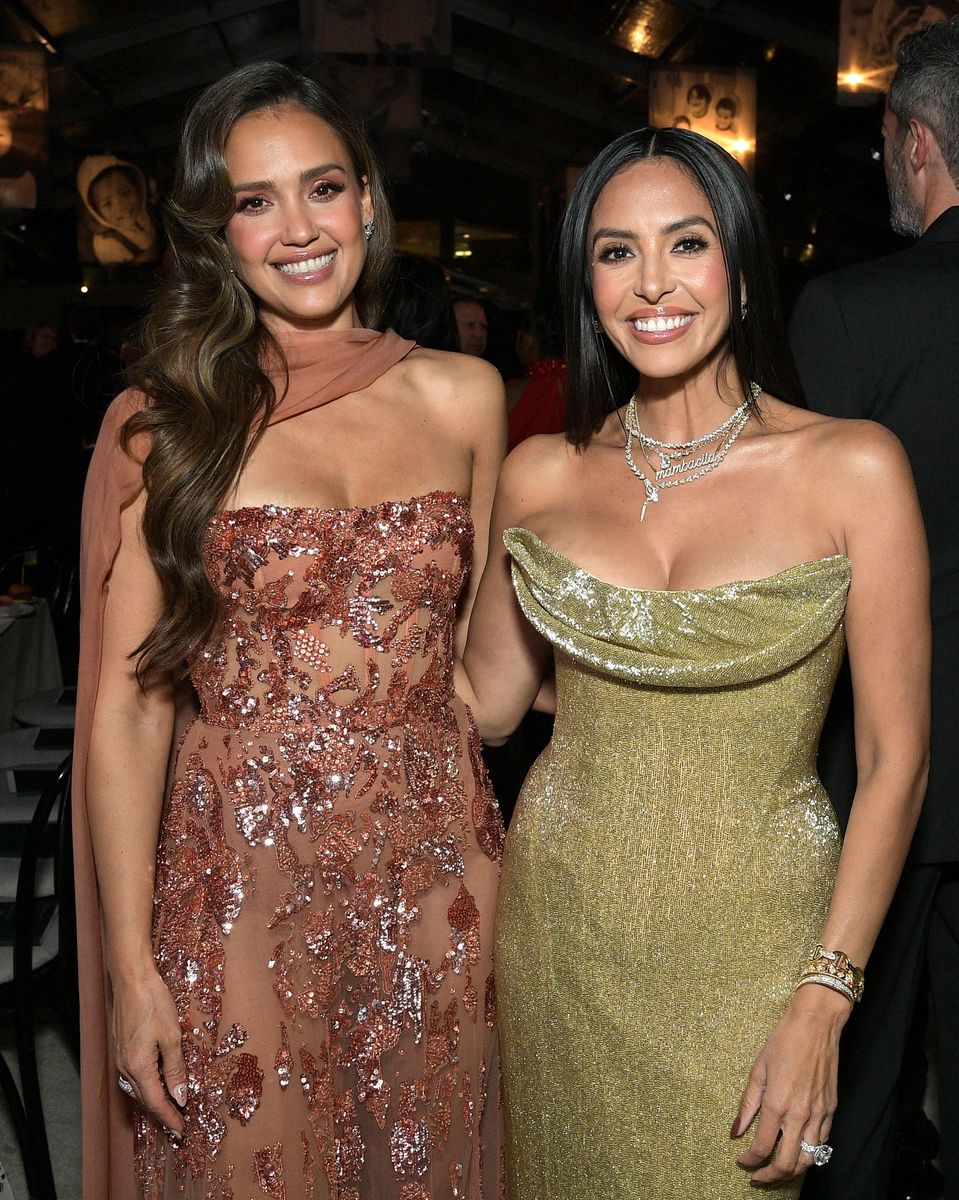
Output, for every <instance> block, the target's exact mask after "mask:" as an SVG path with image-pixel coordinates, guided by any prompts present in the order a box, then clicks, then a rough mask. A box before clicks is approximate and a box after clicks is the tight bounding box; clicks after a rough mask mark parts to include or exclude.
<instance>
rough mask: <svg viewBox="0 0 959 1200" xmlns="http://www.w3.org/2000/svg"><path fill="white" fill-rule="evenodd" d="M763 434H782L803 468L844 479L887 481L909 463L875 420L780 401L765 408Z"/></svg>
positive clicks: (895, 440)
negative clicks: (765, 418) (814, 409)
mask: <svg viewBox="0 0 959 1200" xmlns="http://www.w3.org/2000/svg"><path fill="white" fill-rule="evenodd" d="M765 432H767V433H769V434H771V435H773V436H776V435H785V436H786V437H787V438H788V439H789V441H790V443H792V445H793V447H794V449H795V452H796V455H797V458H798V459H799V460H800V462H801V465H802V466H803V468H804V469H810V470H813V469H815V470H816V472H817V474H818V473H819V472H820V471H822V470H826V471H829V472H832V473H839V474H841V475H843V476H845V477H848V476H850V475H851V474H853V475H859V476H865V475H876V476H877V477H878V478H882V477H885V478H887V479H888V478H889V477H895V476H897V475H900V474H901V473H902V472H905V473H906V475H907V476H909V475H910V468H909V461H908V459H907V457H906V453H905V451H904V450H903V448H902V443H901V442H900V441H899V439H898V438H897V437H896V435H895V434H894V433H892V432H891V430H889V429H887V428H886V427H885V426H884V425H880V424H879V423H878V422H876V421H866V420H852V419H850V418H848V417H830V416H827V415H826V414H824V413H817V412H812V411H810V410H809V409H805V408H796V407H795V406H793V405H791V404H785V403H783V402H782V401H779V400H773V401H772V402H771V403H770V405H769V406H768V411H767V424H766V429H765Z"/></svg>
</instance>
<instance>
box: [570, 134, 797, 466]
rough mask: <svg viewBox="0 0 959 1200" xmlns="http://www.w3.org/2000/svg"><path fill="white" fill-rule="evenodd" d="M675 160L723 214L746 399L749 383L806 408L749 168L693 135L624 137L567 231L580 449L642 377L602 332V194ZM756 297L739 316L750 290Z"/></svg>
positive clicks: (573, 427)
mask: <svg viewBox="0 0 959 1200" xmlns="http://www.w3.org/2000/svg"><path fill="white" fill-rule="evenodd" d="M656 159H669V160H671V161H673V162H675V163H676V164H677V166H679V167H680V168H681V169H682V170H684V171H685V172H686V173H687V174H688V175H689V177H690V178H691V179H692V180H693V181H694V182H695V183H696V184H698V186H699V187H700V188H701V189H702V191H703V193H704V194H705V196H706V199H707V200H708V201H709V203H710V205H711V206H712V210H713V213H714V214H715V217H716V226H717V230H718V233H719V241H720V245H721V247H722V251H723V258H724V259H725V262H726V276H727V281H728V286H729V313H730V321H729V334H728V338H729V342H728V350H727V357H728V356H731V357H732V359H733V361H734V363H735V365H736V373H737V375H738V377H739V382H740V384H741V385H742V389H743V392H744V394H745V395H746V396H747V397H748V396H749V394H750V391H749V385H750V382H751V381H753V380H755V382H756V383H758V384H759V386H760V387H761V388H762V389H763V391H765V392H768V393H769V394H770V395H773V396H778V397H779V398H780V399H781V400H786V401H788V402H789V403H790V404H797V405H800V406H802V407H805V401H804V399H803V394H802V385H801V384H800V382H799V376H798V374H797V372H796V366H795V363H794V362H793V357H792V354H791V352H790V350H789V343H788V341H787V339H786V330H785V326H784V324H783V319H782V314H781V311H780V306H779V290H778V286H777V281H776V274H775V271H774V268H773V260H772V254H771V252H770V248H769V239H768V236H767V233H766V220H765V216H764V214H763V210H762V207H761V205H760V203H759V199H758V197H757V196H756V193H755V191H753V187H752V184H750V182H749V179H748V178H747V176H746V172H745V171H744V170H743V169H742V167H741V166H740V165H739V163H738V162H737V161H736V160H735V159H734V158H733V157H732V155H731V154H727V153H726V151H725V150H723V149H722V148H721V147H720V146H717V145H716V143H715V142H711V141H710V140H709V139H708V138H705V137H703V136H702V135H701V134H698V133H691V132H690V131H689V130H686V129H652V128H647V129H638V130H636V131H634V132H632V133H624V134H623V135H622V136H621V137H618V138H617V139H616V140H615V141H614V142H611V143H610V144H609V145H608V146H607V147H606V148H605V150H601V151H600V153H599V154H598V155H597V156H596V157H595V158H594V159H593V161H592V162H591V163H590V164H589V166H588V167H587V168H586V170H585V171H584V172H583V174H582V175H581V176H580V178H579V181H578V182H577V184H576V187H575V188H574V189H573V194H572V196H571V198H570V202H569V207H568V208H567V210H566V216H565V218H564V220H563V228H562V231H561V233H560V252H559V279H560V295H561V296H562V302H563V318H564V326H565V330H566V354H567V361H568V364H569V396H568V399H567V420H566V431H567V437H568V438H569V440H570V441H571V442H572V443H573V444H574V445H576V446H586V445H588V444H589V441H590V439H591V438H592V436H593V434H595V433H597V432H598V430H599V429H600V427H601V426H602V424H603V422H604V421H605V419H606V417H607V416H608V415H609V414H610V413H611V412H613V411H614V410H615V409H617V408H619V407H620V405H622V404H625V403H626V401H627V400H628V399H629V397H630V396H631V395H632V393H633V392H634V391H635V389H636V385H637V382H638V374H637V372H636V369H635V368H634V367H632V366H631V365H630V364H629V363H628V362H627V361H626V360H625V359H624V358H623V357H622V355H621V354H620V353H619V352H618V351H617V350H616V349H615V348H614V347H613V346H612V344H611V343H610V342H609V340H608V338H607V337H606V336H605V334H604V333H603V332H602V331H601V330H597V329H596V326H595V319H596V306H595V303H594V300H593V280H592V271H591V262H590V259H591V253H590V246H589V225H590V221H591V219H592V215H593V208H594V206H595V204H596V201H597V200H598V198H599V194H600V192H601V191H602V190H603V188H604V187H605V186H606V184H607V183H609V181H610V180H611V179H612V178H613V177H614V176H615V175H618V174H619V173H620V172H621V171H623V170H625V169H626V168H627V167H630V166H632V165H633V164H634V163H636V162H646V161H649V160H656ZM743 287H744V289H745V293H746V296H747V297H748V304H747V312H746V316H745V317H744V318H743V319H742V320H740V318H739V314H740V306H741V295H742V288H743Z"/></svg>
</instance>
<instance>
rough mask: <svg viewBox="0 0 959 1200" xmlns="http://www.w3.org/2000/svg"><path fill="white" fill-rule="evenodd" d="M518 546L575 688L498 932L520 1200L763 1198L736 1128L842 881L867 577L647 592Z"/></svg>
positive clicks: (523, 576)
mask: <svg viewBox="0 0 959 1200" xmlns="http://www.w3.org/2000/svg"><path fill="white" fill-rule="evenodd" d="M505 541H506V545H507V548H508V549H509V551H510V553H511V555H512V557H513V580H514V584H515V587H516V590H517V594H518V596H519V599H520V603H521V604H522V607H523V610H524V612H525V613H526V615H527V617H528V618H529V620H530V621H531V622H532V623H533V625H534V626H535V627H536V628H537V629H538V630H539V631H540V632H541V633H542V634H543V635H544V636H545V637H546V638H548V639H549V641H550V642H551V643H552V644H553V647H554V650H555V656H556V682H557V714H556V730H555V734H554V737H553V740H552V742H551V743H550V745H549V746H548V747H547V749H546V750H545V752H544V753H543V755H542V756H541V757H540V758H539V760H538V761H537V763H536V764H535V766H534V767H533V770H532V771H531V773H530V775H529V778H528V779H527V781H526V784H525V786H524V788H523V792H522V795H521V798H520V801H519V804H518V806H517V809H516V813H515V815H514V818H513V823H512V825H511V827H510V831H509V835H508V839H507V850H506V859H505V864H504V871H503V877H502V883H501V890H500V899H499V904H498V914H497V923H496V946H495V956H496V975H497V991H498V998H499V1005H498V1012H499V1020H500V1036H501V1047H502V1055H503V1070H504V1081H505V1089H506V1106H507V1135H508V1147H509V1155H508V1166H507V1172H508V1194H509V1197H510V1200H559V1198H560V1197H562V1200H661V1198H663V1197H682V1198H684V1200H700V1198H702V1200H707V1198H708V1200H723V1198H725V1197H745V1196H754V1195H755V1194H756V1192H755V1189H752V1188H750V1186H749V1177H748V1175H747V1173H746V1172H745V1171H743V1170H742V1169H741V1168H739V1167H737V1165H736V1163H735V1157H736V1155H737V1154H738V1153H739V1152H740V1151H741V1150H742V1149H743V1148H745V1145H746V1144H748V1140H749V1138H748V1136H747V1138H745V1139H743V1141H741V1142H732V1141H731V1140H730V1137H729V1131H730V1127H731V1126H732V1123H733V1120H734V1118H735V1116H736V1113H737V1110H738V1105H739V1099H740V1095H741V1093H742V1089H743V1087H744V1085H745V1082H746V1078H747V1075H748V1072H749V1069H750V1067H751V1065H752V1062H753V1060H754V1058H755V1056H756V1054H757V1052H758V1051H759V1050H760V1049H761V1047H762V1045H763V1043H764V1042H765V1040H766V1038H767V1036H768V1034H769V1033H770V1031H771V1030H772V1028H773V1026H774V1025H775V1024H776V1021H777V1020H778V1019H779V1017H780V1015H781V1014H782V1012H783V1010H784V1009H785V1007H786V1005H787V1004H788V1001H789V998H790V995H791V991H792V987H793V984H794V982H795V979H796V977H797V973H798V970H799V968H800V966H801V965H802V963H803V962H804V960H805V958H806V956H807V955H808V953H809V951H810V949H811V948H812V947H813V946H814V945H815V943H816V941H817V939H818V936H819V933H820V928H821V925H822V922H823V919H824V917H825V913H826V909H827V906H828V903H829V898H830V895H831V891H832V886H833V881H834V877H835V871H836V865H837V861H838V856H839V849H840V838H839V832H838V829H837V826H836V822H835V818H834V815H833V811H832V808H831V806H830V804H829V801H828V799H827V797H826V795H825V792H824V791H823V789H822V786H821V784H820V782H819V780H818V778H817V776H816V769H815V758H816V749H817V744H818V739H819V733H820V729H821V726H822V721H823V717H824V715H825V711H826V706H827V703H828V700H829V696H830V693H831V691H832V687H833V683H834V680H835V675H836V671H837V669H838V665H839V662H840V659H841V656H842V652H843V645H844V633H843V627H842V617H843V611H844V606H845V599H846V592H847V589H848V585H849V578H850V565H849V562H848V560H847V559H846V558H845V557H843V556H842V555H836V556H834V557H831V558H826V559H822V560H820V561H815V562H808V563H801V564H799V565H797V566H795V567H792V568H790V569H789V570H786V571H783V572H781V573H779V574H778V575H774V576H772V577H770V578H768V579H761V580H757V581H753V582H742V583H730V584H727V585H724V586H721V587H716V588H708V589H700V590H690V591H639V590H633V589H628V588H622V587H615V586H613V585H611V584H608V583H605V582H603V581H601V580H599V579H597V578H596V577H595V576H592V575H590V574H589V573H588V572H586V571H584V570H582V569H580V568H578V567H577V566H576V565H575V564H574V563H572V562H570V561H569V560H567V559H565V558H563V557H562V556H561V555H559V554H558V553H556V552H555V551H554V550H552V549H551V548H550V547H548V546H547V545H546V544H545V543H544V542H542V541H540V539H539V538H537V537H536V536H535V535H534V534H532V533H531V532H529V531H528V530H524V529H512V530H508V531H507V533H506V535H505ZM839 1152H840V1150H839V1149H837V1153H839ZM797 1193H798V1188H797V1187H792V1188H786V1189H784V1190H781V1191H779V1192H777V1194H780V1195H796V1194H797Z"/></svg>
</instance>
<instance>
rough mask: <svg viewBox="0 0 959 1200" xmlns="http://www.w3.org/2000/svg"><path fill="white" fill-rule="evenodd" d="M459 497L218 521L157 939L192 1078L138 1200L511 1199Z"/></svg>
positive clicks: (146, 1145) (147, 1147) (167, 834)
mask: <svg viewBox="0 0 959 1200" xmlns="http://www.w3.org/2000/svg"><path fill="white" fill-rule="evenodd" d="M472 542H473V530H472V524H471V521H470V517H469V510H468V506H467V503H466V501H465V500H463V499H461V498H460V497H458V496H456V495H453V494H450V493H445V492H436V493H431V494H430V495H427V496H423V497H419V498H417V499H414V500H411V501H407V502H387V503H383V504H380V505H376V506H373V507H369V508H356V509H345V510H319V509H309V508H281V507H277V506H272V505H267V506H264V507H260V508H244V509H238V510H235V511H230V512H225V513H223V514H221V515H220V516H219V517H217V518H216V519H215V520H214V521H213V522H212V523H211V526H210V530H209V534H208V538H207V543H206V551H205V553H206V561H207V565H208V568H209V570H210V572H211V574H212V576H213V577H214V579H215V580H216V581H217V583H218V585H219V587H220V589H221V591H222V594H223V597H224V602H225V620H224V624H223V629H222V635H221V637H220V639H219V640H218V641H217V643H216V644H215V645H210V646H208V647H206V648H205V649H204V650H203V651H202V653H200V654H198V655H197V656H196V658H195V660H194V661H193V662H192V664H191V675H192V679H193V682H194V685H195V687H196V690H197V694H198V696H199V700H200V705H201V711H200V715H199V717H198V718H197V719H196V720H195V721H194V722H193V723H192V725H191V726H190V727H189V728H188V729H187V731H186V733H185V734H184V737H183V739H182V742H181V744H180V748H179V753H178V757H177V766H176V770H175V774H174V782H173V786H172V791H171V795H170V798H169V802H168V805H167V808H166V812H165V816H164V821H163V828H162V831H161V839H160V847H159V855H158V863H157V884H156V897H155V922H154V925H155V932H154V944H155V953H156V958H157V962H158V964H159V967H160V970H161V973H162V975H163V977H164V979H165V980H166V982H167V984H168V985H169V987H170V989H171V992H172V994H173V997H174V999H175V1001H176V1005H177V1009H178V1012H179V1015H180V1022H181V1026H182V1029H183V1044H184V1051H185V1055H186V1061H187V1069H188V1073H189V1095H188V1099H187V1104H186V1110H185V1115H186V1125H187V1131H186V1135H185V1137H184V1139H183V1141H182V1143H180V1144H179V1145H177V1144H176V1143H175V1142H174V1141H173V1140H172V1139H171V1138H169V1137H168V1135H167V1134H166V1133H165V1131H164V1130H162V1129H161V1128H159V1127H158V1126H157V1125H155V1124H154V1123H153V1122H152V1121H151V1120H149V1119H146V1118H141V1119H140V1121H139V1124H138V1128H137V1134H136V1159H137V1166H138V1171H139V1177H140V1182H141V1186H142V1190H143V1193H144V1195H145V1197H147V1198H148V1200H158V1198H159V1197H171V1196H183V1195H187V1196H189V1197H195V1198H196V1200H200V1198H201V1197H202V1198H203V1200H250V1198H252V1197H261V1196H268V1197H272V1198H274V1200H300V1198H302V1200H334V1198H335V1200H386V1198H387V1197H390V1198H395V1200H434V1198H436V1200H440V1198H443V1200H445V1198H449V1200H459V1198H461V1197H462V1198H466V1200H489V1198H491V1197H498V1196H499V1195H500V1194H501V1164H500V1134H499V1128H500V1113H499V1099H498V1067H497V1062H496V1051H495V1035H494V1026H495V988H494V984H493V976H492V967H491V946H490V941H491V925H492V919H493V908H494V902H495V895H496V887H497V880H498V872H499V860H500V855H501V848H502V835H503V830H502V822H501V819H500V815H499V811H498V809H497V807H496V803H495V801H494V799H493V796H492V794H491V792H490V790H489V785H488V782H487V779H486V775H485V772H484V770H483V767H482V760H481V757H480V746H479V739H478V736H477V734H476V730H475V727H474V725H473V723H472V721H471V719H470V718H469V716H468V714H467V711H466V710H465V708H464V707H463V705H462V704H461V703H460V701H459V700H457V699H456V697H455V695H454V692H453V680H452V639H453V630H454V622H455V617H456V605H457V601H458V599H459V596H460V593H461V591H462V588H463V584H464V580H465V577H466V574H467V572H468V570H469V565H470V559H471V553H472Z"/></svg>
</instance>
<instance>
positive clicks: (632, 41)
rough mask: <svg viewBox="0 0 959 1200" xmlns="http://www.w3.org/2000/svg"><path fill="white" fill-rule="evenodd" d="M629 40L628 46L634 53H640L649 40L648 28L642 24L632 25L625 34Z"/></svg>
mask: <svg viewBox="0 0 959 1200" xmlns="http://www.w3.org/2000/svg"><path fill="white" fill-rule="evenodd" d="M626 36H627V39H628V41H629V48H630V50H632V51H633V53H634V54H640V53H642V51H643V48H644V47H645V46H646V44H647V43H648V41H649V30H648V29H647V28H646V26H645V25H643V24H637V25H634V26H633V28H632V29H631V30H630V31H629V33H628V34H627V35H626Z"/></svg>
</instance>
